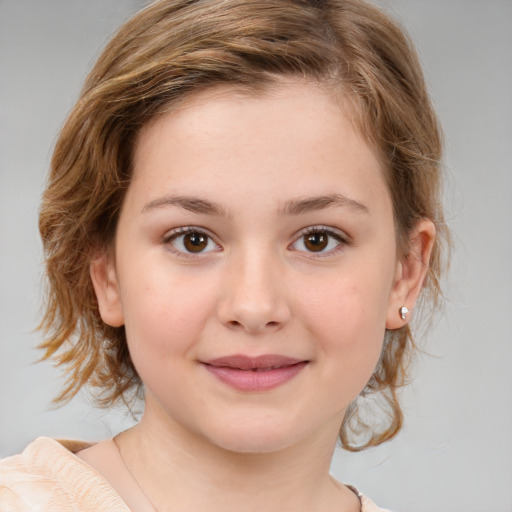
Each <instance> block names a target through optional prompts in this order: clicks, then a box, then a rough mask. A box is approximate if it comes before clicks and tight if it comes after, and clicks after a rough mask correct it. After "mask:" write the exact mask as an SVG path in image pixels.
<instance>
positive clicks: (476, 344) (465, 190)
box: [0, 0, 512, 512]
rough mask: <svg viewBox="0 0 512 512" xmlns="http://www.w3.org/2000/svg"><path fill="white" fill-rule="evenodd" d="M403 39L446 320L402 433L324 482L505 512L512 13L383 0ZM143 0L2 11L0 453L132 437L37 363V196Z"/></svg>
mask: <svg viewBox="0 0 512 512" xmlns="http://www.w3.org/2000/svg"><path fill="white" fill-rule="evenodd" d="M378 3H379V4H380V5H382V6H383V7H385V8H386V9H388V10H389V11H390V12H391V13H393V14H394V15H395V16H396V17H398V18H399V19H401V20H402V22H403V24H404V25H405V26H406V27H407V29H408V30H409V32H410V33H411V35H412V37H413V39H414V41H415V42H416V44H417V47H418V51H419V53H420V56H421V59H422V61H423V64H424V68H425V73H426V76H427V80H428V82H429V85H430V89H431V93H432V96H433V99H434V102H435V104H436V106H437V108H438V111H439V113H440V117H441V120H442V123H443V125H444V129H445V133H446V139H447V155H446V167H447V176H448V179H447V192H446V199H447V205H448V206H447V212H448V218H449V223H450V226H451V228H452V230H453V232H454V242H455V249H454V252H453V257H452V267H451V271H450V275H449V278H448V279H447V280H446V282H445V287H446V291H447V297H448V301H447V304H446V308H445V315H444V317H443V318H442V319H441V320H440V321H439V323H438V324H437V325H436V326H435V327H434V328H433V329H432V330H431V331H430V333H429V335H428V336H427V337H426V338H424V339H422V340H421V345H422V347H424V348H425V350H426V351H427V352H428V354H429V355H424V356H422V357H421V358H420V360H419V361H418V364H417V365H416V369H415V381H414V383H413V385H412V386H410V387H409V388H407V389H406V390H405V391H404V394H403V398H404V403H405V406H406V411H407V414H406V424H405V428H404V430H403V432H402V433H401V434H400V435H399V437H398V438H397V439H395V440H394V441H392V442H390V443H387V444H385V445H383V446H381V447H378V448H376V449H373V450H369V451H367V452H364V453H357V454H348V453H345V452H342V451H341V450H339V451H337V453H336V455H335V459H334V461H333V466H332V472H333V474H334V475H335V476H336V477H337V478H338V479H340V480H342V481H345V482H349V483H353V484H355V485H357V486H358V487H359V488H360V489H361V491H363V492H364V493H365V494H368V495H369V496H371V497H372V498H373V499H374V500H375V501H376V502H377V503H379V504H380V505H381V506H385V507H388V508H390V509H392V510H393V511H394V512H486V511H489V512H490V511H492V512H511V511H512V371H511V366H512V229H511V224H512V222H511V219H512V199H511V197H512V156H511V148H512V2H511V1H509V0H429V1H426V0H381V1H379V2H378ZM143 4H144V2H142V1H140V0H139V1H137V0H0V455H1V456H6V455H10V454H13V453H16V452H18V451H20V450H22V449H23V447H24V446H25V445H26V444H27V443H29V442H30V441H31V440H32V439H33V438H35V437H37V436H39V435H47V436H52V437H67V438H70V437H75V438H82V439H90V440H98V439H101V438H104V437H107V436H111V435H113V434H115V433H117V432H118V431H119V430H120V429H123V428H126V427H127V426H129V425H131V423H132V420H131V418H130V417H129V416H127V415H126V414H125V413H124V412H123V411H122V410H118V411H113V412H110V413H106V412H104V411H98V410H96V409H94V408H92V407H91V404H90V403H89V401H88V399H87V398H86V396H79V397H78V398H77V399H75V400H74V401H72V402H71V403H70V404H68V405H67V406H65V407H63V408H62V409H58V410H55V409H52V407H51V405H50V402H51V399H52V397H53V396H55V394H56V392H57V390H58V389H59V386H60V384H61V383H62V380H61V377H60V372H59V371H58V370H56V369H54V368H53V367H52V366H51V365H50V364H47V363H40V364H33V363H34V361H35V360H36V359H37V358H38V357H39V355H40V354H39V353H38V352H37V351H36V350H35V349H34V347H35V345H36V344H37V343H38V342H39V341H40V335H39V333H37V332H35V331H34V328H35V327H36V325H37V323H38V319H39V308H40V296H41V274H42V267H41V259H42V256H41V245H40V242H39V236H38V231H37V213H38V204H39V197H40V194H41V191H42V188H43V184H44V179H45V173H46V170H47V168H48V163H49V159H50V155H51V150H52V146H53V144H54V142H55V139H56V134H57V132H58V130H59V127H60V126H61V125H62V123H63V120H64V119H65V116H66V114H67V112H68V111H69V109H70V108H71V106H72V104H73V102H74V100H75V99H76V97H77V95H78V91H79V89H80V85H81V83H82V81H83V78H84V77H85V74H86V72H87V71H88V69H89V68H90V67H91V65H92V63H93V61H94V59H95V57H96V56H97V55H98V52H99V49H100V48H101V47H102V46H103V45H104V43H105V42H106V40H107V39H108V37H109V35H111V34H112V32H113V31H114V30H115V29H116V28H117V27H118V26H119V25H120V23H121V22H122V21H124V20H125V19H127V17H128V16H129V15H130V14H131V13H133V12H135V11H136V10H137V9H139V8H140V7H141V6H142V5H143Z"/></svg>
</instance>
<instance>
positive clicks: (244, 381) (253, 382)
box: [205, 361, 307, 391]
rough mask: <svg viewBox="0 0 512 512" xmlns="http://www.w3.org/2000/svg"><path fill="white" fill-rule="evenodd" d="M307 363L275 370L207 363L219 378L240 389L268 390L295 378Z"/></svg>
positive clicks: (208, 367) (207, 366) (207, 367)
mask: <svg viewBox="0 0 512 512" xmlns="http://www.w3.org/2000/svg"><path fill="white" fill-rule="evenodd" d="M306 365H307V362H306V361H303V362H301V363H297V364H293V365H290V366H283V367H281V368H275V369H273V370H260V371H253V370H240V369H238V368H229V367H227V366H211V365H205V367H206V369H207V370H208V371H209V372H210V373H213V375H215V377H217V378H218V379H219V380H221V381H222V382H224V383H225V384H227V385H228V386H231V387H232V388H234V389H237V390H238V391H267V390H269V389H273V388H276V387H278V386H280V385H281V384H284V383H285V382H288V381H289V380H291V379H293V377H295V376H296V375H297V374H298V373H300V371H301V370H302V369H303V368H304V367H305V366H306Z"/></svg>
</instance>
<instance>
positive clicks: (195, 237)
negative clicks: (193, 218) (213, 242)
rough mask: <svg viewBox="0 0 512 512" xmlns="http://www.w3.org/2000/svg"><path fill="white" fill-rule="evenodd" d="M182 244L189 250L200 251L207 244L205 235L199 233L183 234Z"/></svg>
mask: <svg viewBox="0 0 512 512" xmlns="http://www.w3.org/2000/svg"><path fill="white" fill-rule="evenodd" d="M184 245H185V247H186V249H187V251H189V252H201V251H202V250H203V249H204V248H205V247H206V245H207V237H206V236H204V235H202V234H201V233H189V234H188V235H185V240H184Z"/></svg>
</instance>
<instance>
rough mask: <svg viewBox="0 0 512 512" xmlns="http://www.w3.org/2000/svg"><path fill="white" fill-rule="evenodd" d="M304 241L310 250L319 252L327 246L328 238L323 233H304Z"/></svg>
mask: <svg viewBox="0 0 512 512" xmlns="http://www.w3.org/2000/svg"><path fill="white" fill-rule="evenodd" d="M304 243H305V245H306V247H307V248H308V249H309V250H310V251H314V252H319V251H322V250H323V249H325V248H326V247H327V243H328V240H327V236H326V235H325V233H311V234H309V235H306V239H305V241H304Z"/></svg>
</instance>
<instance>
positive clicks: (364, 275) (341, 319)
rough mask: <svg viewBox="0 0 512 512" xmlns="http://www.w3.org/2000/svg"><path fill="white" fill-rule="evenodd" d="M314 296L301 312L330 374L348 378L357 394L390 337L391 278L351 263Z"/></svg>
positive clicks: (345, 381) (346, 381)
mask: <svg viewBox="0 0 512 512" xmlns="http://www.w3.org/2000/svg"><path fill="white" fill-rule="evenodd" d="M351 268H352V271H351V272H350V273H347V274H346V275H342V274H340V275H339V276H337V277H336V278H334V279H331V280H330V281H326V282H325V283H323V285H322V286H317V287H316V292H315V293H314V294H312V293H311V292H310V294H309V300H307V301H305V302H303V303H302V316H303V318H304V319H305V321H306V322H307V327H308V330H309V331H310V332H311V333H312V335H313V336H314V338H315V339H316V340H317V347H318V351H319V357H321V358H323V359H324V360H325V361H326V362H328V364H326V365H325V368H326V369H328V370H327V371H328V372H329V377H328V378H330V379H332V380H335V381H336V380H338V381H339V380H343V385H344V386H345V387H346V388H352V390H353V392H354V393H355V394H354V397H355V396H356V395H357V394H358V393H359V391H360V390H361V389H362V388H363V387H364V385H365V384H366V382H367V381H368V379H369V378H370V377H371V375H372V373H373V371H374V368H375V366H376V364H377V362H378V360H379V357H380V353H381V350H382V344H383V341H384V335H385V326H386V312H387V306H388V299H389V293H390V279H387V277H386V276H387V275H388V273H386V272H385V271H384V270H385V269H382V268H381V267H378V266H374V267H372V266H371V265H366V266H365V267H364V268H361V269H360V270H359V269H358V267H356V266H353V267H351Z"/></svg>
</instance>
